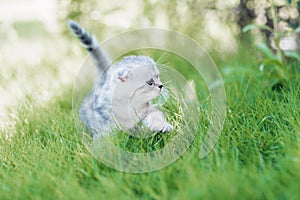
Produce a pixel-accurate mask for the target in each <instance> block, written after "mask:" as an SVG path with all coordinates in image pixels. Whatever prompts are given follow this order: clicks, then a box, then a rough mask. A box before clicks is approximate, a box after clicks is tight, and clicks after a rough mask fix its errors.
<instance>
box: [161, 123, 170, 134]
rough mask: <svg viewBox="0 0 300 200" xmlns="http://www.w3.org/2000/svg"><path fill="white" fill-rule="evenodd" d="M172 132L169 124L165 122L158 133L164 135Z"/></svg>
mask: <svg viewBox="0 0 300 200" xmlns="http://www.w3.org/2000/svg"><path fill="white" fill-rule="evenodd" d="M172 130H173V126H172V125H171V124H169V123H168V122H165V124H164V126H163V128H162V129H161V130H160V132H162V133H165V132H170V131H172Z"/></svg>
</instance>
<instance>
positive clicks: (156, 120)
mask: <svg viewBox="0 0 300 200" xmlns="http://www.w3.org/2000/svg"><path fill="white" fill-rule="evenodd" d="M69 27H70V30H71V31H72V32H73V33H74V34H75V35H76V36H77V37H78V38H79V39H80V41H81V43H82V44H83V45H84V47H85V48H86V49H87V50H88V51H89V52H90V53H91V55H92V57H93V58H94V61H95V64H96V66H97V68H98V69H99V70H100V71H101V72H103V73H102V77H101V78H100V79H99V81H98V82H97V84H96V85H95V87H94V89H93V90H92V91H91V93H90V95H89V96H87V97H86V98H85V100H84V101H83V103H82V105H81V108H80V111H79V112H80V117H81V119H82V121H83V122H84V123H85V125H86V126H87V127H88V128H89V129H90V130H92V132H93V137H94V138H97V136H98V135H105V134H108V133H111V132H112V129H113V128H115V127H116V126H118V127H123V128H127V129H130V128H132V127H134V125H135V124H136V123H137V122H138V121H140V120H141V121H142V122H143V124H145V125H146V126H147V127H149V129H150V130H152V131H160V132H166V131H170V130H172V129H173V127H172V125H170V124H169V123H168V122H166V119H165V116H164V114H163V113H162V112H161V111H160V110H159V109H158V108H157V107H156V106H155V105H153V104H152V103H151V101H152V100H153V99H155V98H156V97H157V96H158V95H159V94H160V92H161V91H162V89H163V85H162V83H161V81H160V79H159V71H158V69H157V66H156V63H155V61H154V60H153V59H152V58H150V57H148V56H128V57H125V58H123V59H122V60H121V61H120V62H117V63H115V64H113V65H112V66H111V67H108V66H109V65H110V64H111V63H112V62H111V60H110V58H109V56H108V55H107V54H106V53H105V52H104V51H103V50H102V49H101V47H100V46H99V44H98V42H97V40H96V38H95V37H94V36H91V35H90V34H89V33H88V32H86V31H85V30H84V29H83V28H82V27H80V26H79V25H78V24H77V23H75V22H73V21H69ZM100 74H101V73H100Z"/></svg>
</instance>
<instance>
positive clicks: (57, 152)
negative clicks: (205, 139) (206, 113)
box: [0, 49, 300, 200]
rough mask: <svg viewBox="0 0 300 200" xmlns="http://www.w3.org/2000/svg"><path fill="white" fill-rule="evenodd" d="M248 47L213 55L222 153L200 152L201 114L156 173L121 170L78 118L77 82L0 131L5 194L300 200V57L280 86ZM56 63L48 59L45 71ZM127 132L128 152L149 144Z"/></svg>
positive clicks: (26, 107) (23, 108)
mask: <svg viewBox="0 0 300 200" xmlns="http://www.w3.org/2000/svg"><path fill="white" fill-rule="evenodd" d="M239 52H240V53H237V54H236V55H231V56H228V58H224V59H221V58H218V55H217V54H213V58H215V60H216V62H217V65H218V67H219V69H220V71H221V74H222V76H223V80H224V85H225V89H226V97H227V109H226V112H227V114H226V120H225V124H224V129H223V131H222V134H221V136H220V138H219V140H218V143H217V144H216V146H215V148H214V149H213V151H212V152H210V153H209V154H208V156H207V157H205V158H204V159H199V147H200V145H201V141H202V140H201V135H203V131H205V130H206V128H207V127H206V126H207V123H206V121H205V120H203V121H200V124H199V128H198V129H197V136H196V138H195V140H194V141H193V143H192V145H191V146H190V148H189V149H188V150H187V151H186V152H185V153H184V154H183V156H181V157H180V158H179V159H178V160H177V161H176V162H174V163H172V164H171V165H169V166H167V167H165V168H163V169H161V170H158V171H154V172H149V173H141V174H131V173H125V172H120V171H117V170H115V169H111V168H109V167H107V166H106V165H104V164H102V163H101V162H100V161H99V160H97V159H95V158H94V157H93V156H92V155H91V154H90V153H89V151H88V150H87V149H86V147H85V145H84V144H83V142H82V140H81V136H80V134H78V133H77V130H76V127H75V124H74V120H73V110H72V91H73V90H72V89H73V88H72V84H70V83H69V84H65V86H64V87H63V88H60V89H59V92H58V93H57V94H55V95H53V96H52V97H51V99H50V100H49V101H47V102H46V103H42V104H41V103H39V101H38V100H36V99H35V98H32V96H30V94H29V95H27V96H26V97H25V98H24V99H22V101H20V103H19V104H18V105H17V106H15V107H14V108H13V109H14V113H16V115H14V116H15V117H14V118H13V119H11V120H13V121H14V122H15V124H14V126H13V127H8V128H4V129H2V130H1V140H0V160H1V166H0V199H200V198H202V199H289V200H290V199H299V198H300V191H299V188H300V173H299V169H300V147H299V142H300V123H299V119H300V109H299V102H300V101H299V100H300V96H299V95H300V87H299V86H300V73H299V63H296V62H295V61H291V62H290V64H289V65H288V67H289V69H288V71H289V72H288V73H289V74H290V77H291V78H290V79H289V80H287V81H286V82H284V86H283V87H282V88H279V89H274V88H273V89H272V88H271V86H270V83H269V76H268V75H267V74H265V73H263V72H261V71H260V70H259V68H258V60H257V59H258V58H257V56H256V55H257V52H255V51H254V50H249V49H247V51H246V49H241V50H240V51H239ZM55 67H56V66H55V65H54V64H53V63H50V61H44V63H43V68H44V70H50V71H51V70H54V69H55ZM59 70H61V69H59ZM54 71H55V70H54ZM39 73H42V72H39ZM57 76H58V75H57V74H56V73H53V80H54V79H55V78H57ZM35 84H36V83H35ZM172 105H173V106H175V105H176V104H172ZM171 109H172V108H171ZM173 109H175V110H176V108H173ZM202 114H203V113H202ZM172 119H173V120H176V119H174V118H172ZM200 119H202V118H201V117H200ZM173 122H174V121H173ZM168 137H169V136H168V135H164V136H163V140H167V139H168ZM121 138H122V137H121ZM125 138H126V139H127V143H126V144H127V147H125V148H127V149H130V143H131V142H132V145H137V144H140V145H143V148H144V146H145V144H143V143H141V142H138V141H136V139H133V138H131V137H128V136H127V137H125ZM148 145H151V144H149V143H148ZM146 146H147V145H146ZM145 148H147V147H145Z"/></svg>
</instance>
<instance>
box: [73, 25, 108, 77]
mask: <svg viewBox="0 0 300 200" xmlns="http://www.w3.org/2000/svg"><path fill="white" fill-rule="evenodd" d="M68 25H69V28H70V30H71V32H72V33H73V34H74V35H75V36H76V37H78V39H79V40H80V42H81V43H82V44H83V46H84V47H85V48H86V50H88V52H90V53H91V54H92V57H93V59H94V62H95V64H96V66H97V68H98V69H99V70H101V71H104V70H105V69H106V68H107V67H108V66H109V65H110V64H111V59H110V57H109V56H108V55H107V54H106V53H105V52H104V51H103V50H102V48H101V47H100V45H99V43H98V41H97V39H96V38H95V36H92V35H90V34H89V33H88V32H87V31H85V29H84V28H82V27H80V26H79V25H78V24H77V23H76V22H74V21H72V20H69V21H68Z"/></svg>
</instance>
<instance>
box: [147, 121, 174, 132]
mask: <svg viewBox="0 0 300 200" xmlns="http://www.w3.org/2000/svg"><path fill="white" fill-rule="evenodd" d="M147 126H148V127H149V129H150V130H151V131H157V132H161V133H164V132H169V131H171V130H173V126H172V125H171V124H169V123H168V122H162V121H152V120H149V121H147Z"/></svg>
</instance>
